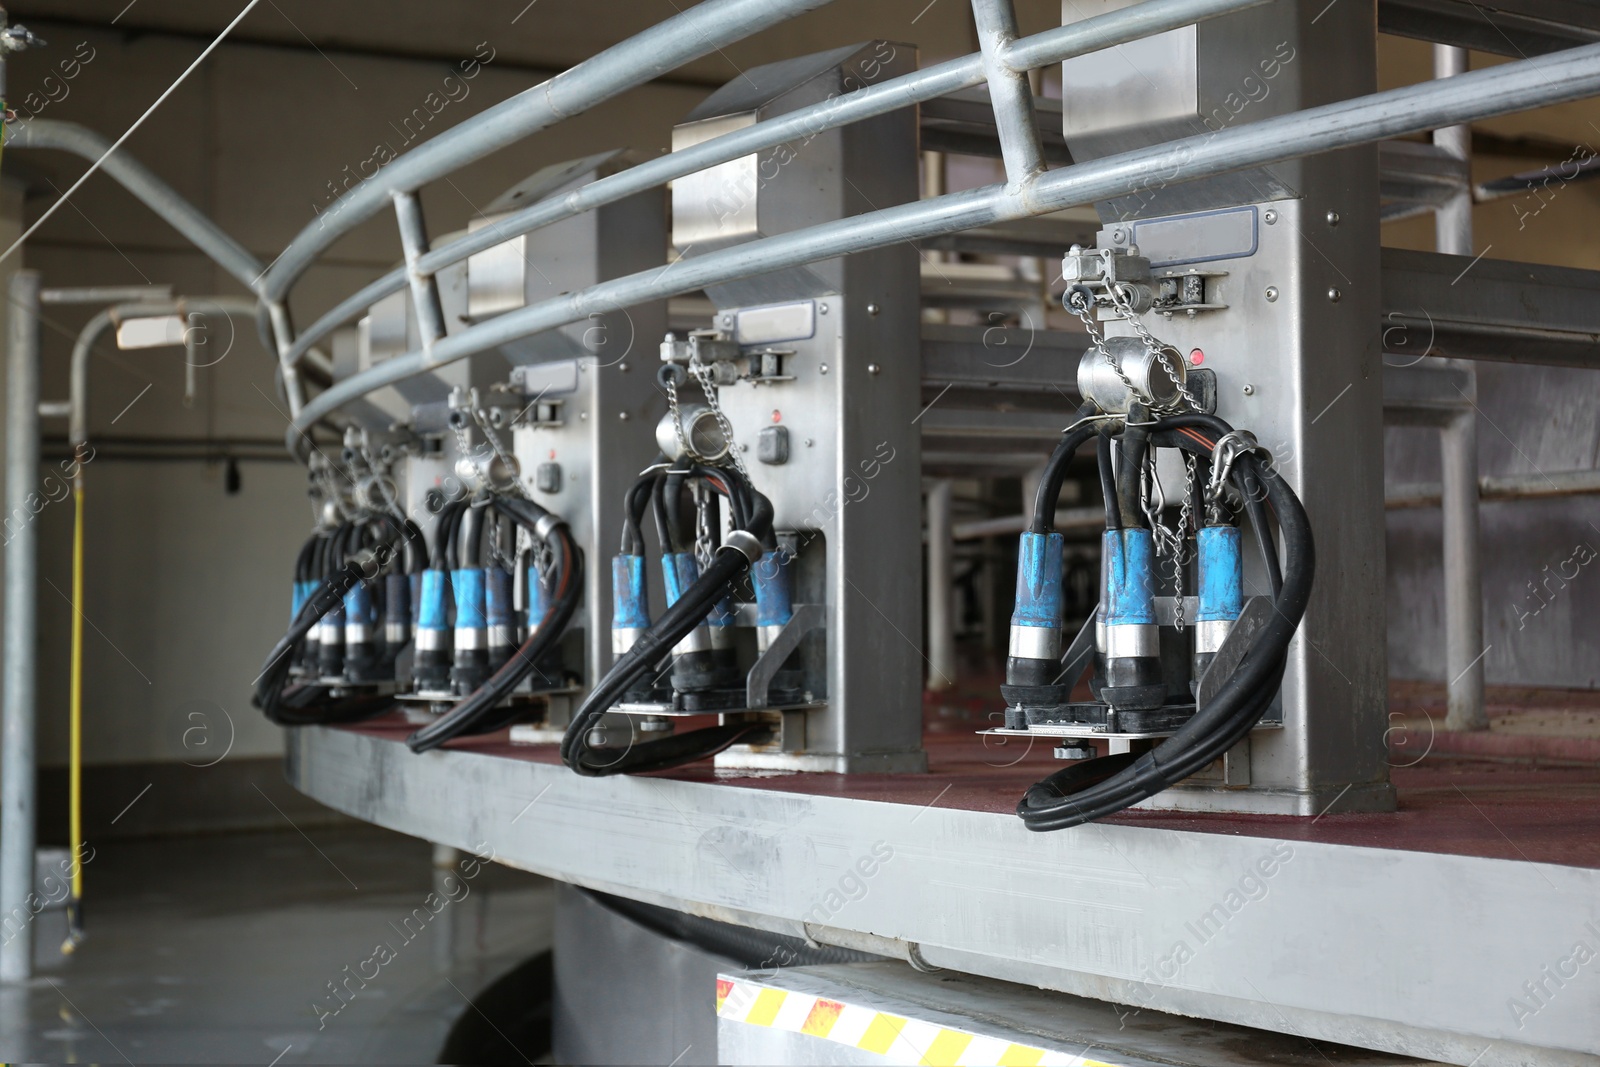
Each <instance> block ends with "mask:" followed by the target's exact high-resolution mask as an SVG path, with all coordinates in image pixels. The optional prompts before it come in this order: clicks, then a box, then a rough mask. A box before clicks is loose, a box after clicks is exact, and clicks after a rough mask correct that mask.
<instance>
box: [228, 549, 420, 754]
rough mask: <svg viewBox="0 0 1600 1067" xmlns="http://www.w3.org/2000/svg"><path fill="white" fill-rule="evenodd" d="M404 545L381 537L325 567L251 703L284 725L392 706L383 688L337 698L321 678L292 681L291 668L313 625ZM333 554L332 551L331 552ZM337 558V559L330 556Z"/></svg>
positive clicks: (352, 716)
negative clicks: (317, 681)
mask: <svg viewBox="0 0 1600 1067" xmlns="http://www.w3.org/2000/svg"><path fill="white" fill-rule="evenodd" d="M347 534H348V531H347V530H345V529H344V528H341V530H340V531H339V532H338V533H336V534H335V535H334V536H333V537H331V538H328V539H326V541H325V542H324V545H325V546H326V547H328V548H330V549H332V548H334V546H336V545H337V543H338V542H339V541H341V540H342V539H343V537H344V536H346V535H347ZM398 551H400V545H399V544H398V542H397V541H393V540H390V541H381V542H379V543H378V544H377V545H376V546H375V547H373V548H372V549H369V550H365V551H361V552H357V553H355V554H353V555H351V556H348V557H340V558H339V559H338V560H337V563H336V569H334V570H333V571H332V573H328V572H327V571H326V570H324V572H323V573H324V577H323V579H322V581H321V583H320V584H319V585H318V586H317V588H316V589H315V590H314V591H312V593H311V595H310V596H309V597H307V598H306V602H305V603H304V604H302V605H301V606H300V611H299V612H298V613H297V614H296V615H295V617H294V621H293V622H292V623H290V625H289V629H288V632H287V633H285V634H284V635H283V636H282V637H281V638H279V639H278V643H277V644H275V645H273V646H272V651H271V652H269V653H268V654H267V662H266V665H265V666H264V667H262V669H261V674H260V675H259V676H257V678H256V688H255V694H254V695H253V697H252V698H251V703H253V704H254V705H255V706H256V707H258V708H260V709H261V711H262V713H263V714H265V715H266V717H267V718H268V719H269V720H271V721H272V722H274V723H277V724H278V725H279V726H309V725H316V724H329V723H343V722H356V721H358V720H360V719H366V718H370V717H372V716H373V715H377V714H378V713H380V712H382V711H384V710H386V709H387V708H388V707H389V706H390V704H392V703H393V700H392V698H391V697H389V696H387V695H382V694H361V695H356V696H347V697H339V698H334V697H332V696H331V695H330V690H329V687H327V686H324V685H318V684H315V683H311V684H303V685H293V686H291V685H289V669H290V667H291V666H292V665H293V659H294V656H293V653H294V650H295V649H296V648H297V647H299V645H300V642H301V641H303V640H304V639H305V636H306V634H308V633H310V632H311V628H312V627H313V626H316V625H317V624H318V623H320V622H321V621H322V618H323V616H325V615H327V614H328V613H329V612H330V611H333V610H335V609H336V608H338V607H340V606H341V605H343V603H344V598H345V595H346V594H347V593H349V592H350V590H352V589H354V588H355V587H356V586H357V585H358V584H360V583H362V582H371V581H373V580H375V579H376V578H377V577H378V575H379V574H380V573H381V572H382V571H383V569H384V567H385V566H386V565H387V564H388V562H389V560H391V559H393V558H394V555H395V553H396V552H398ZM330 554H331V553H330ZM329 562H332V561H329Z"/></svg>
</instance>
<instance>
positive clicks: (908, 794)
mask: <svg viewBox="0 0 1600 1067" xmlns="http://www.w3.org/2000/svg"><path fill="white" fill-rule="evenodd" d="M1431 693H1432V690H1429V689H1428V688H1427V687H1421V688H1417V689H1414V690H1405V689H1404V688H1403V684H1397V690H1396V692H1394V693H1392V694H1391V697H1392V699H1391V706H1392V707H1395V709H1396V711H1395V714H1396V716H1397V718H1396V720H1395V723H1396V725H1395V727H1394V728H1393V729H1392V730H1391V733H1390V742H1391V750H1392V752H1393V760H1392V761H1393V764H1394V768H1393V771H1392V777H1393V781H1394V784H1395V787H1396V790H1397V792H1398V794H1399V805H1400V806H1399V810H1398V811H1396V812H1393V813H1390V814H1382V815H1323V816H1318V817H1315V818H1310V817H1307V818H1295V817H1289V816H1276V815H1213V814H1180V813H1171V812H1124V813H1123V814H1121V815H1118V816H1115V817H1114V819H1113V820H1112V821H1114V822H1117V823H1120V824H1123V825H1130V826H1151V827H1161V828H1165V829H1175V830H1188V831H1192V832H1196V833H1213V834H1241V835H1247V836H1262V837H1268V836H1270V837H1280V838H1289V839H1292V840H1297V841H1318V842H1325V843H1330V844H1344V845H1360V846H1365V847H1370V848H1386V849H1402V850H1408V851H1420V852H1438V853H1449V854H1456V855H1464V856H1481V857H1487V858H1494V859H1506V860H1523V861H1534V862H1541V863H1555V864H1562V865H1566V866H1574V867H1590V868H1600V757H1597V758H1588V759H1585V757H1586V756H1587V755H1588V753H1589V752H1590V747H1589V740H1588V739H1587V738H1585V737H1583V736H1578V737H1576V738H1573V737H1571V736H1567V735H1571V734H1574V733H1576V734H1579V735H1582V734H1584V733H1585V732H1586V729H1585V723H1586V721H1587V722H1588V723H1591V724H1592V723H1593V722H1595V721H1596V720H1595V717H1594V714H1593V713H1595V712H1597V711H1600V696H1597V695H1595V694H1566V695H1565V696H1563V695H1561V694H1560V693H1559V691H1550V690H1543V691H1529V690H1519V691H1492V692H1491V694H1490V699H1491V710H1492V718H1494V719H1496V720H1503V719H1506V718H1507V717H1508V716H1512V717H1515V716H1517V715H1519V714H1527V715H1539V716H1544V717H1545V718H1548V717H1549V715H1550V713H1551V712H1552V711H1563V710H1565V711H1570V712H1571V713H1572V716H1573V717H1575V721H1576V726H1574V727H1573V728H1571V729H1568V730H1567V734H1566V735H1553V734H1550V733H1549V732H1548V731H1543V732H1541V730H1533V735H1537V736H1542V737H1545V738H1547V739H1548V738H1550V737H1556V742H1555V743H1553V744H1551V745H1546V746H1544V747H1542V748H1541V747H1539V746H1534V748H1535V749H1536V751H1532V752H1529V751H1527V749H1528V746H1527V745H1526V744H1525V743H1524V742H1523V741H1522V740H1519V738H1525V737H1527V736H1530V734H1529V733H1528V732H1526V731H1525V732H1522V733H1519V732H1518V730H1517V729H1516V728H1514V726H1507V725H1505V724H1502V725H1501V726H1499V727H1497V728H1496V729H1494V730H1491V731H1490V732H1488V733H1485V734H1475V735H1450V734H1446V733H1444V731H1443V730H1442V726H1441V725H1440V724H1441V723H1442V711H1439V710H1438V709H1437V707H1436V705H1437V703H1438V701H1436V700H1433V701H1432V702H1431V703H1430V700H1431V696H1430V694H1431ZM1552 693H1554V694H1556V695H1554V696H1552V695H1551V694H1552ZM986 704H987V700H986V699H985V698H983V697H980V696H977V695H973V696H969V697H962V696H956V697H954V698H945V699H940V700H939V701H937V702H936V701H935V700H934V698H930V701H929V709H928V711H929V714H928V730H927V732H926V734H925V738H924V743H925V745H926V748H927V751H928V766H929V769H928V773H927V774H925V775H886V774H851V775H832V774H781V773H780V774H773V773H772V772H752V773H750V774H739V773H737V772H733V773H728V772H724V773H722V774H714V773H713V772H712V770H711V767H710V765H709V764H708V763H706V764H699V765H696V766H693V767H687V768H683V769H681V770H679V771H674V772H670V773H669V774H668V775H667V776H668V777H675V778H683V779H686V780H698V781H713V782H719V783H724V784H726V785H728V786H730V787H734V786H736V787H739V788H745V789H765V790H772V791H777V792H785V793H800V794H807V795H814V796H840V797H856V798H860V799H863V800H878V801H885V802H889V803H898V804H911V805H918V806H921V805H937V806H939V807H944V808H958V809H965V810H970V811H990V812H1000V813H1009V812H1011V811H1012V810H1013V809H1014V808H1015V805H1016V802H1017V799H1018V798H1019V797H1020V796H1021V795H1022V793H1023V791H1024V790H1025V789H1026V788H1027V787H1028V786H1029V785H1030V784H1032V783H1033V782H1035V781H1037V780H1038V779H1040V778H1042V777H1044V776H1045V775H1046V774H1048V773H1050V772H1051V771H1052V770H1053V769H1055V768H1056V767H1058V766H1059V764H1058V763H1057V762H1056V761H1055V760H1054V759H1053V758H1052V757H1051V755H1050V746H1049V745H1048V744H1046V743H1033V744H1032V745H1031V746H1030V744H1029V742H1028V740H1026V739H1020V740H1011V741H1009V743H1000V739H995V738H983V737H979V736H976V735H975V733H974V732H973V731H974V730H976V729H980V728H982V726H983V725H984V722H985V719H986V716H987V714H988V712H989V708H988V707H987V706H986ZM1585 715H1589V716H1590V718H1589V719H1587V720H1585V718H1584V717H1585ZM1541 721H1542V720H1541ZM1558 725H1560V724H1559V723H1558ZM349 729H353V730H357V731H359V732H361V733H364V734H368V735H371V736H375V737H381V738H384V739H386V740H391V741H393V742H394V743H396V744H398V743H400V742H401V741H402V739H403V738H404V737H405V736H406V734H407V733H409V732H410V730H411V729H413V727H410V726H408V725H406V724H405V723H403V722H401V721H400V720H399V719H398V717H390V718H385V719H379V720H374V721H372V722H369V723H364V724H362V725H360V726H355V727H349ZM1541 729H1542V728H1541ZM1462 738H1466V740H1464V741H1463V740H1461V739H1462ZM1572 740H1576V741H1577V742H1580V743H1578V744H1576V745H1565V747H1563V746H1564V742H1565V741H1572ZM1430 742H1431V743H1430ZM450 747H451V748H453V749H457V750H463V751H475V752H480V753H482V754H483V755H485V756H494V757H499V758H504V759H518V760H527V761H529V762H539V763H556V762H557V761H558V757H557V753H556V749H555V746H554V745H534V746H529V745H512V744H510V743H509V742H508V741H507V739H506V735H505V734H504V733H500V734H493V735H489V736H486V737H482V738H474V739H469V740H465V741H459V742H455V743H452V745H451V746H450ZM1463 749H1464V750H1463ZM1552 753H1554V755H1552Z"/></svg>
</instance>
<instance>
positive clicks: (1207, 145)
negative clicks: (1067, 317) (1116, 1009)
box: [287, 44, 1600, 454]
mask: <svg viewBox="0 0 1600 1067" xmlns="http://www.w3.org/2000/svg"><path fill="white" fill-rule="evenodd" d="M1597 93H1600V44H1591V45H1584V46H1582V47H1580V48H1571V49H1567V50H1565V51H1563V52H1558V53H1553V54H1550V55H1544V56H1539V57H1537V58H1535V59H1526V60H1520V61H1518V62H1515V63H1507V64H1504V65H1501V66H1497V67H1491V68H1489V69H1487V70H1481V71H1474V72H1473V73H1471V74H1463V75H1460V76H1458V77H1454V78H1449V79H1444V80H1438V81H1431V82H1423V83H1421V84H1418V85H1411V86H1407V87H1405V88H1401V89H1391V90H1389V91H1387V92H1381V93H1374V94H1372V95H1370V96H1363V97H1357V98H1355V99H1353V100H1345V101H1340V102H1338V103H1334V104H1326V105H1323V106H1322V107H1315V108H1308V109H1306V110H1303V111H1298V112H1295V113H1293V114H1289V115H1280V116H1276V117H1273V118H1269V119H1263V120H1262V121H1260V122H1255V123H1250V124H1247V125H1243V126H1236V127H1232V128H1229V129H1225V130H1222V131H1220V132H1215V133H1205V134H1198V135H1196V136H1193V137H1186V138H1183V139H1181V140H1178V141H1172V142H1168V143H1166V144H1162V145H1156V146H1153V147H1151V148H1145V149H1139V150H1136V151H1133V152H1126V153H1123V154H1121V155H1117V156H1111V157H1108V158H1106V159H1101V160H1094V161H1092V162H1087V163H1079V164H1076V165H1074V166H1071V167H1066V168H1063V169H1061V170H1056V171H1049V172H1046V173H1044V174H1042V175H1040V176H1039V177H1038V178H1036V179H1035V180H1033V181H1031V182H1028V183H1026V184H1024V185H1022V186H1021V187H1020V188H1018V189H1016V190H1015V191H1009V190H1008V189H1007V187H1005V186H1003V185H991V186H986V187H984V188H981V189H972V190H968V191H965V192H960V193H951V194H948V195H946V196H941V197H936V198H934V199H931V200H923V201H919V202H916V203H911V204H903V205H900V206H898V207H891V208H884V209H882V210H880V211H875V212H872V213H870V214H866V215H857V216H854V217H852V218H847V219H841V220H838V221H835V222H829V223H824V224H822V225H819V226H812V227H809V228H807V229H803V230H796V231H794V232H792V233H787V234H781V235H779V236H776V237H768V238H764V239H762V240H758V241H753V242H751V243H749V244H746V245H739V246H735V247H733V248H727V249H722V250H719V251H716V252H711V253H708V254H706V255H704V256H698V257H696V258H694V259H687V260H679V261H678V262H677V263H675V264H673V265H672V267H671V268H670V269H661V268H653V269H651V270H647V271H641V272H639V273H637V274H631V275H628V276H627V277H624V278H618V279H615V280H613V281H609V282H602V283H600V284H598V285H592V286H589V287H588V288H586V289H580V290H578V291H577V292H573V293H569V294H566V295H564V296H560V297H555V298H552V299H550V300H545V301H542V302H540V303H537V304H532V305H529V306H528V307H525V308H521V309H519V310H517V311H512V312H508V313H507V314H505V315H502V316H500V317H498V318H495V319H491V320H490V321H488V322H485V323H481V324H479V325H476V326H473V327H471V328H469V329H467V330H465V331H463V332H461V333H459V334H456V335H454V336H452V337H447V338H445V339H444V340H442V341H440V342H439V343H438V344H436V345H434V347H433V350H432V353H431V359H425V357H424V356H423V353H421V352H410V353H407V354H406V355H404V356H397V357H395V358H393V359H389V360H385V361H384V362H383V363H382V364H380V365H379V366H377V367H374V368H372V369H371V370H368V371H364V372H362V373H361V374H357V375H355V376H353V377H350V378H347V379H345V380H344V381H342V382H339V383H338V384H337V385H334V386H333V387H332V388H330V389H328V390H326V391H325V392H323V393H322V394H320V395H319V396H317V397H316V399H314V400H312V401H310V402H309V403H308V404H307V405H306V406H305V408H304V409H303V410H302V411H301V412H300V414H299V415H298V416H297V417H296V418H295V420H294V421H293V422H292V423H291V425H290V428H289V432H288V435H287V441H288V444H289V447H290V449H291V450H293V451H295V452H296V454H300V452H299V449H298V448H297V447H296V444H297V441H298V440H299V438H300V436H301V434H303V433H304V432H305V430H306V429H307V428H309V427H310V426H311V425H313V424H314V423H315V422H316V421H317V420H318V419H320V418H322V417H324V416H325V415H327V414H328V413H329V412H331V411H333V410H334V409H335V408H337V407H339V406H340V405H341V404H344V403H346V402H348V401H350V400H354V399H356V398H358V397H360V396H364V395H365V394H367V393H368V392H371V391H372V390H373V389H377V388H380V387H382V386H385V385H392V384H394V383H395V382H398V381H402V380H404V379H406V378H409V377H411V376H413V375H415V374H419V373H421V372H423V371H424V370H430V369H433V368H436V367H438V366H441V365H443V364H446V363H454V362H456V361H457V360H461V359H465V358H467V357H468V356H471V355H474V354H475V353H478V352H483V351H486V350H488V349H491V348H494V347H496V346H498V345H502V344H505V343H507V342H509V341H513V340H517V339H519V338H523V337H527V336H529V335H531V334H534V333H539V332H541V331H544V330H549V329H553V328H555V327H558V326H564V325H566V324H568V323H572V322H579V321H581V320H583V319H584V318H586V317H587V316H588V315H589V313H591V312H594V311H599V312H606V311H613V310H616V309H617V308H621V307H627V306H630V305H633V304H637V303H641V302H644V301H647V300H659V299H663V298H665V297H670V296H676V295H678V294H680V293H686V292H692V291H694V290H696V289H701V288H704V287H705V286H707V285H714V284H718V283H720V282H724V281H728V280H730V279H732V278H743V277H750V276H753V275H759V274H765V273H769V272H771V271H775V270H780V269H783V268H786V267H792V266H799V265H801V264H805V263H811V262H815V261H817V260H823V259H832V258H834V257H835V256H842V255H849V254H850V253H852V252H860V251H864V250H866V249H869V248H877V247H880V246H883V245H890V244H898V243H900V242H903V241H914V240H918V239H921V238H925V237H932V236H935V235H937V234H942V233H952V232H955V231H958V230H965V229H970V228H971V227H974V226H980V225H986V224H989V223H994V222H1001V221H1009V220H1013V219H1020V218H1027V217H1030V216H1033V215H1041V214H1044V213H1046V212H1050V211H1056V210H1060V209H1062V208H1067V207H1072V206H1075V205H1079V204H1088V203H1094V202H1096V201H1099V200H1108V199H1111V198H1112V197H1116V196H1122V195H1126V194H1128V193H1130V192H1133V191H1135V190H1138V189H1140V188H1161V187H1164V186H1167V185H1172V184H1177V183H1180V182H1188V181H1194V180H1195V179H1198V178H1206V177H1211V176H1213V175H1217V174H1224V173H1227V172H1230V171H1235V170H1242V169H1244V168H1247V167H1253V166H1260V165H1263V164H1268V163H1276V162H1280V161H1282V160H1286V159H1293V158H1296V157H1298V156H1305V155H1312V154H1314V153H1318V152H1327V151H1332V150H1334V149H1338V148H1348V147H1353V146H1355V145H1360V144H1365V143H1368V142H1371V141H1377V140H1381V139H1383V138H1386V137H1395V136H1401V135H1405V134H1413V133H1422V132H1424V131H1427V130H1434V129H1438V128H1439V127H1441V126H1453V125H1457V124H1459V123H1463V122H1472V121H1476V120H1478V119H1483V118H1488V117H1491V116H1495V115H1505V114H1509V113H1511V112H1515V111H1522V110H1527V109H1528V108H1532V107H1540V106H1545V105H1548V104H1556V103H1564V102H1567V101H1571V100H1579V99H1582V98H1584V97H1588V96H1593V95H1596V94H1597Z"/></svg>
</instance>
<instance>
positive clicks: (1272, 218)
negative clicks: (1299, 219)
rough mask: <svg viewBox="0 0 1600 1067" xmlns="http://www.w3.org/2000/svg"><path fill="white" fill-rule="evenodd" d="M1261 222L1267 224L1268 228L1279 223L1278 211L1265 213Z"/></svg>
mask: <svg viewBox="0 0 1600 1067" xmlns="http://www.w3.org/2000/svg"><path fill="white" fill-rule="evenodd" d="M1261 221H1262V222H1264V223H1266V224H1267V225H1268V226H1271V225H1272V224H1273V223H1275V222H1277V221H1278V213H1277V212H1276V211H1268V212H1265V213H1264V214H1263V215H1262V216H1261Z"/></svg>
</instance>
